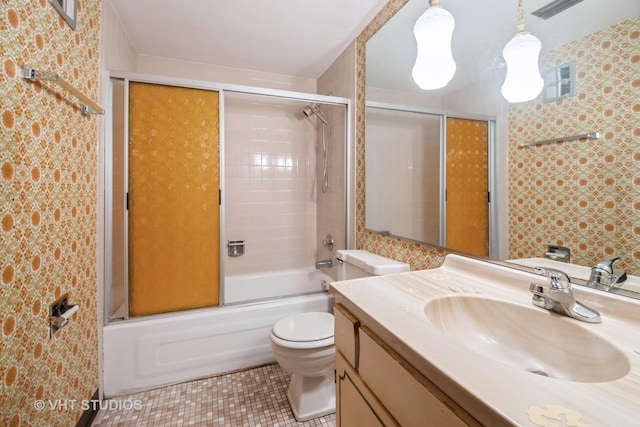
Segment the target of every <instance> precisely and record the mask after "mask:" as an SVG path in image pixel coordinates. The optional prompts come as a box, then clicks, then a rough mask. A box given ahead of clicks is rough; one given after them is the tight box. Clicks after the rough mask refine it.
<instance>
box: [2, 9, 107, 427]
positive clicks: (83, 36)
mask: <svg viewBox="0 0 640 427" xmlns="http://www.w3.org/2000/svg"><path fill="white" fill-rule="evenodd" d="M0 4H1V7H0V57H1V59H0V61H1V65H0V67H1V68H0V93H1V94H2V96H1V97H0V120H1V126H0V141H1V143H2V150H0V155H1V156H2V157H1V159H0V165H1V170H2V172H1V173H2V175H1V177H0V180H1V181H2V185H1V186H0V195H1V196H2V205H1V208H2V212H0V217H1V218H2V229H1V231H0V239H1V243H2V246H1V252H0V263H1V266H0V271H1V272H2V282H1V283H0V322H1V323H2V340H1V341H0V380H1V381H2V386H1V392H0V408H1V409H0V425H4V426H19V425H33V426H69V425H75V423H76V422H77V420H78V418H79V417H80V415H81V409H80V403H81V401H82V400H83V399H90V398H91V396H92V395H93V393H94V392H95V391H96V389H97V388H98V355H97V340H98V339H97V314H96V310H97V307H96V298H97V294H96V290H97V289H96V286H97V285H96V274H97V273H96V197H97V196H96V176H97V164H96V151H97V132H98V128H97V126H98V123H99V120H101V119H100V118H99V117H96V116H88V117H84V116H82V115H81V114H80V112H79V110H78V107H77V104H74V102H75V101H74V100H73V98H72V97H70V96H69V95H68V94H66V93H65V92H64V91H61V90H58V89H57V88H56V87H55V86H52V85H51V84H48V83H30V82H28V81H26V80H24V79H23V78H22V77H21V67H22V65H23V64H25V63H26V64H29V65H30V66H32V67H34V68H40V69H47V70H51V71H55V72H58V73H59V74H61V75H62V77H63V78H64V79H65V80H67V81H68V82H70V83H71V84H72V85H73V86H75V87H76V88H78V89H79V90H80V91H82V92H84V93H85V94H86V95H87V96H88V97H89V98H91V99H94V100H96V99H97V94H98V69H99V58H98V57H99V52H100V49H99V43H100V36H99V32H100V1H99V0H78V20H77V30H76V31H73V30H71V29H70V28H69V27H68V26H67V24H66V23H65V22H64V21H63V20H62V18H60V16H59V15H58V13H57V12H56V11H55V10H54V9H53V7H52V6H51V5H50V4H49V2H48V0H0ZM66 292H69V294H70V301H71V303H74V304H79V305H80V310H79V312H78V313H77V314H75V315H74V316H73V318H72V320H71V321H70V324H69V325H68V326H67V327H65V328H64V329H63V330H62V331H61V332H60V333H59V334H57V335H56V337H55V338H53V339H49V333H48V306H49V304H50V303H51V302H53V301H54V300H55V299H56V298H57V297H59V296H60V295H62V294H64V293H66ZM63 402H65V403H66V408H65V407H64V406H63ZM74 402H75V403H74ZM59 403H60V404H59ZM41 404H43V405H44V407H43V408H42V409H41V408H40V407H39V405H41Z"/></svg>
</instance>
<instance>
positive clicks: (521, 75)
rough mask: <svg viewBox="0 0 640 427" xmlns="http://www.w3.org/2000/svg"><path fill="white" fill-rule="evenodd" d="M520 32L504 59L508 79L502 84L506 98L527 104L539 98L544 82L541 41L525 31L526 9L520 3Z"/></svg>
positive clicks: (505, 53)
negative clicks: (540, 57)
mask: <svg viewBox="0 0 640 427" xmlns="http://www.w3.org/2000/svg"><path fill="white" fill-rule="evenodd" d="M517 28H518V32H517V34H516V35H515V36H513V38H512V39H511V40H509V43H507V45H506V46H505V47H504V50H503V51H502V56H503V57H504V60H505V62H506V63H507V77H506V78H505V80H504V84H503V85H502V95H503V96H504V97H505V99H506V100H507V101H509V102H512V103H515V102H525V101H531V100H532V99H535V98H536V97H537V96H538V94H540V91H541V90H542V87H543V85H544V82H543V80H542V77H541V76H540V69H539V68H538V56H539V55H540V49H541V48H542V44H541V43H540V40H539V39H538V38H537V37H536V36H534V35H533V34H530V33H528V32H526V31H524V8H523V7H522V0H519V2H518V18H517Z"/></svg>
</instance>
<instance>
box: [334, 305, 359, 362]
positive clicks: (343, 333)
mask: <svg viewBox="0 0 640 427" xmlns="http://www.w3.org/2000/svg"><path fill="white" fill-rule="evenodd" d="M333 316H334V317H335V331H334V343H335V346H336V349H337V350H339V351H340V353H342V355H343V356H344V357H345V359H347V362H349V364H350V365H351V366H352V367H354V368H355V369H356V370H357V369H358V347H359V344H358V329H359V327H360V321H359V320H358V319H356V318H355V317H354V316H353V315H352V314H351V313H349V312H348V311H347V309H346V308H344V307H343V306H342V305H340V304H336V305H335V308H334V310H333Z"/></svg>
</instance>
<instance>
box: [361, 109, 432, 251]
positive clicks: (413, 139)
mask: <svg viewBox="0 0 640 427" xmlns="http://www.w3.org/2000/svg"><path fill="white" fill-rule="evenodd" d="M365 120H366V126H365V132H366V134H365V135H366V136H365V141H366V151H365V168H366V169H365V170H366V171H365V188H366V189H367V198H366V200H365V201H366V206H365V212H366V217H365V221H366V227H367V229H369V230H371V231H375V232H378V233H387V234H390V235H393V236H400V237H405V238H407V239H412V240H417V241H419V242H431V243H434V244H439V243H440V209H439V206H440V134H441V127H440V122H441V118H440V116H438V115H435V114H427V113H419V112H411V111H396V110H391V109H388V108H380V107H376V106H367V108H366V115H365Z"/></svg>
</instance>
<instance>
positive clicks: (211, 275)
mask: <svg viewBox="0 0 640 427" xmlns="http://www.w3.org/2000/svg"><path fill="white" fill-rule="evenodd" d="M218 108H219V100H218V92H216V91H211V90H201V89H193V88H184V87H176V86H164V85H159V84H148V83H137V82H131V83H130V84H129V144H128V197H127V209H128V290H129V316H143V315H150V314H158V313H167V312H172V311H179V310H187V309H193V308H201V307H209V306H215V305H218V299H219V296H218V295H219V283H218V282H219V268H220V266H219V245H220V243H219V228H220V227H219V222H220V196H219V191H220V183H219V176H220V173H219V167H220V165H219V137H218V135H219V111H218Z"/></svg>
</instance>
